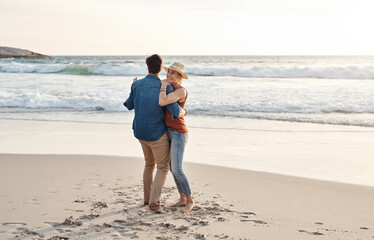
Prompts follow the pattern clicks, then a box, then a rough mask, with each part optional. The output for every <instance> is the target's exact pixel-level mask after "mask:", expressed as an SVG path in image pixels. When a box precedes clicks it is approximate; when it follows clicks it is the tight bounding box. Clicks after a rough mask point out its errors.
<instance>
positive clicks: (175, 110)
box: [166, 85, 183, 120]
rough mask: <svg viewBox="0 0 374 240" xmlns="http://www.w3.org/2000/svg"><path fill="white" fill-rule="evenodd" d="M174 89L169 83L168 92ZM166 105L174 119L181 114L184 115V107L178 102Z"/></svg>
mask: <svg viewBox="0 0 374 240" xmlns="http://www.w3.org/2000/svg"><path fill="white" fill-rule="evenodd" d="M172 91H173V88H172V87H171V86H170V85H168V86H167V87H166V94H169V93H171V92H172ZM166 107H167V108H168V110H169V112H170V114H171V117H172V119H173V120H175V119H177V118H178V117H179V116H180V115H183V111H182V110H183V109H182V108H181V107H180V106H179V104H178V103H177V102H174V103H171V104H168V105H166ZM181 112H182V114H181Z"/></svg>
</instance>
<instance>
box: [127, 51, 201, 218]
mask: <svg viewBox="0 0 374 240" xmlns="http://www.w3.org/2000/svg"><path fill="white" fill-rule="evenodd" d="M146 63H147V67H148V75H147V76H146V77H145V78H142V79H139V80H138V79H137V78H135V79H134V82H133V84H132V85H131V92H130V95H129V97H128V98H127V100H126V101H125V102H124V103H123V104H124V105H125V107H127V109H129V110H132V109H134V110H135V117H134V121H133V126H132V128H133V130H134V135H135V137H136V138H137V139H138V140H139V142H140V144H141V146H142V149H143V154H144V159H145V167H144V173H143V185H144V205H149V208H150V210H151V211H154V212H157V213H162V212H163V209H162V207H161V204H160V196H161V192H162V188H163V186H164V184H165V181H166V177H167V174H168V172H169V169H171V172H172V174H173V177H174V180H175V183H176V185H177V188H178V192H179V194H180V200H179V202H177V203H175V204H173V205H172V206H181V207H183V211H185V212H189V211H191V209H192V208H193V206H194V203H193V200H192V195H191V190H190V186H189V183H188V180H187V178H186V176H185V174H184V172H183V170H182V161H183V153H184V148H185V144H186V142H187V138H188V130H187V127H186V124H185V121H184V116H185V115H186V113H187V112H186V110H185V109H184V106H185V104H186V101H187V95H188V93H187V90H186V89H185V88H184V87H183V86H182V85H181V84H182V80H183V79H188V77H187V75H186V74H185V73H184V66H183V64H181V63H178V62H175V63H173V64H172V65H171V66H170V67H169V68H167V67H164V69H165V71H166V72H167V74H166V78H167V79H165V80H162V81H161V80H160V78H159V75H160V72H161V70H162V59H161V57H160V56H159V55H157V54H154V55H152V56H149V57H147V59H146ZM156 166H157V171H156V175H155V177H154V179H153V171H154V169H155V167H156Z"/></svg>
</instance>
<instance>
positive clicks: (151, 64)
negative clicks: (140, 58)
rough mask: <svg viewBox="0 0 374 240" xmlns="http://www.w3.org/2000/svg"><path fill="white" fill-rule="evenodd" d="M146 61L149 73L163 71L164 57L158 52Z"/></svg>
mask: <svg viewBox="0 0 374 240" xmlns="http://www.w3.org/2000/svg"><path fill="white" fill-rule="evenodd" d="M145 62H146V63H147V66H148V72H149V73H152V74H157V73H159V72H161V67H162V58H161V57H160V56H159V55H158V54H153V55H152V56H149V57H147V60H146V61H145Z"/></svg>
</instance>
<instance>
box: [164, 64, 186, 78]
mask: <svg viewBox="0 0 374 240" xmlns="http://www.w3.org/2000/svg"><path fill="white" fill-rule="evenodd" d="M163 68H164V70H165V71H166V72H168V70H169V69H171V70H173V71H176V72H178V73H180V74H181V75H182V78H183V79H188V77H187V75H186V74H185V73H183V72H181V71H179V70H177V69H174V68H167V67H163Z"/></svg>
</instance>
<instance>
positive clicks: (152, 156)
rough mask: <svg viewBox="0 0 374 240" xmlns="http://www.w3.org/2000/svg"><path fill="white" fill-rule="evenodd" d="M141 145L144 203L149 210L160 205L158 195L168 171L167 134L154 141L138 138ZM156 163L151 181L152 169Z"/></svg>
mask: <svg viewBox="0 0 374 240" xmlns="http://www.w3.org/2000/svg"><path fill="white" fill-rule="evenodd" d="M139 142H140V144H141V145H142V149H143V153H144V159H145V167H144V172H143V185H144V204H149V207H150V209H151V210H154V209H155V208H157V207H159V206H160V196H161V191H162V188H163V187H164V184H165V181H166V177H167V174H168V172H169V168H170V167H169V161H170V143H169V136H168V134H167V133H164V134H163V135H162V136H161V137H160V138H159V139H157V140H156V141H145V140H139ZM156 165H157V171H156V175H155V178H154V181H153V170H154V169H155V166H156Z"/></svg>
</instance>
